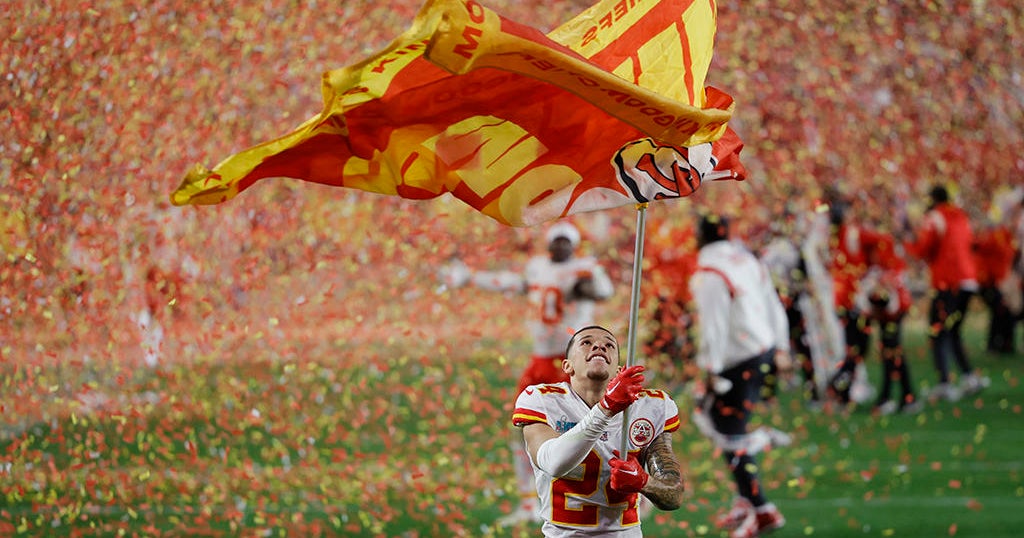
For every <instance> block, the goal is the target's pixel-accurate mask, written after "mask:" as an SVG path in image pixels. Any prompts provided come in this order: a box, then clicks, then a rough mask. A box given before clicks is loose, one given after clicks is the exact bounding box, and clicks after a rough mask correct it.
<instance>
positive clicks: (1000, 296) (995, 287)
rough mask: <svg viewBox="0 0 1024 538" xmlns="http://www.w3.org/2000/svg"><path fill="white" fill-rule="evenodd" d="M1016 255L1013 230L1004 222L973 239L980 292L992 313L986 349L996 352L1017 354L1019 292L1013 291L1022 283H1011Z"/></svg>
mask: <svg viewBox="0 0 1024 538" xmlns="http://www.w3.org/2000/svg"><path fill="white" fill-rule="evenodd" d="M1016 256H1017V242H1016V238H1015V237H1014V235H1013V231H1012V230H1011V229H1010V227H1009V226H1007V225H1006V224H1004V223H992V224H990V225H989V226H986V227H984V228H983V229H981V230H979V232H978V234H977V236H976V237H975V240H974V257H975V263H976V265H977V268H978V286H979V293H980V295H981V298H982V300H983V301H985V305H986V306H987V307H988V311H989V314H990V318H989V326H988V339H987V342H986V344H987V349H988V350H989V351H991V352H993V353H1013V352H1014V331H1015V329H1016V327H1017V317H1018V315H1019V312H1014V311H1013V308H1012V307H1011V305H1012V304H1018V303H1019V302H1020V301H1019V299H1018V298H1017V297H1011V296H1010V295H1011V294H1017V295H1018V296H1019V294H1020V290H1019V289H1014V286H1016V285H1018V283H1019V280H1017V279H1013V280H1009V279H1010V278H1011V277H1013V276H1015V275H1012V272H1013V262H1014V259H1015V258H1016Z"/></svg>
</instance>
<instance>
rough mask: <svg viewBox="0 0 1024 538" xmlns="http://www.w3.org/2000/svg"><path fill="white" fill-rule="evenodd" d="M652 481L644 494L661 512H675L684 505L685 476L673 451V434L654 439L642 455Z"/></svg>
mask: <svg viewBox="0 0 1024 538" xmlns="http://www.w3.org/2000/svg"><path fill="white" fill-rule="evenodd" d="M642 456H643V458H644V463H645V464H646V465H647V473H648V474H649V475H650V479H649V480H648V481H647V485H646V486H644V489H643V494H644V496H645V497H647V498H648V499H650V500H651V502H652V503H654V506H657V507H658V508H659V509H661V510H675V509H677V508H679V507H680V506H682V504H683V492H684V488H683V475H682V471H680V469H679V461H678V460H677V459H676V455H675V453H674V452H673V451H672V434H671V433H667V432H666V433H663V434H661V435H659V436H658V437H655V438H654V442H652V443H651V444H650V445H648V446H647V448H646V449H645V450H644V452H643V454H642Z"/></svg>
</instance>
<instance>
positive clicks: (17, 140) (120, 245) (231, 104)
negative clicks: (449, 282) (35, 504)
mask: <svg viewBox="0 0 1024 538" xmlns="http://www.w3.org/2000/svg"><path fill="white" fill-rule="evenodd" d="M485 4H486V5H487V6H488V7H490V8H492V9H494V10H496V11H498V12H499V13H502V14H503V15H505V16H507V17H509V18H511V19H514V20H517V21H520V22H525V23H527V24H530V25H532V26H535V27H537V28H539V29H541V30H545V31H549V30H551V29H553V28H555V27H557V26H558V25H559V24H561V23H563V22H565V21H567V20H569V19H570V18H571V17H573V16H574V15H575V14H576V13H578V12H580V11H582V10H583V9H585V8H586V7H587V6H588V4H589V3H588V2H583V1H580V0H575V1H566V2H542V1H539V0H535V1H520V0H493V1H488V2H485ZM419 7H420V3H419V2H416V1H413V0H398V1H392V2H365V1H346V2H342V3H334V4H331V3H296V2H291V1H285V0H266V1H261V2H256V3H249V4H237V3H227V4H209V5H202V6H199V5H197V4H194V3H189V2H183V1H181V0H161V1H157V2H148V3H141V4H140V3H135V2H123V1H114V2H107V3H104V4H96V5H93V6H91V7H87V8H83V7H82V6H81V5H80V4H77V3H72V2H67V1H57V2H50V3H47V4H46V5H37V4H34V3H30V2H28V3H15V4H14V5H12V6H11V7H10V8H9V9H8V10H7V12H8V16H7V17H5V18H4V21H3V22H0V31H2V33H3V34H4V35H5V36H7V38H6V41H5V43H6V45H5V49H4V53H3V54H2V55H0V74H2V76H3V79H4V82H5V83H4V84H3V85H0V102H2V103H3V107H2V108H3V110H4V113H3V114H0V126H2V130H3V132H4V133H5V136H4V137H3V139H2V140H0V177H3V178H4V179H3V180H2V181H0V200H2V202H3V205H4V206H5V207H7V208H9V210H8V211H5V212H4V214H3V215H2V216H0V248H2V258H3V259H2V260H0V262H2V265H0V324H3V325H6V326H12V327H14V326H16V327H35V328H37V329H38V332H39V333H46V334H61V333H64V332H66V331H70V332H75V330H76V329H75V326H76V325H77V326H79V329H78V331H79V332H81V333H82V334H80V335H79V336H80V337H82V338H86V337H87V336H88V335H87V334H86V333H94V332H96V331H93V330H92V329H93V328H96V327H102V328H103V335H102V336H95V338H96V339H97V341H99V342H107V341H109V340H110V339H114V340H123V341H125V342H128V341H131V340H132V339H133V338H135V339H137V338H138V335H137V332H136V331H135V329H119V327H121V326H122V325H125V324H127V325H132V324H133V323H128V322H129V320H131V321H132V322H134V321H137V319H138V317H139V314H138V312H139V311H140V310H141V309H144V308H147V307H146V305H147V303H153V301H152V300H147V299H146V297H145V295H146V291H145V290H147V289H149V290H156V291H150V293H167V292H168V290H177V291H175V292H173V293H172V295H173V297H170V296H168V297H164V298H163V299H162V300H160V301H156V303H157V304H160V305H162V307H161V308H169V309H173V310H178V311H181V312H183V314H179V315H182V316H183V317H186V318H193V319H194V318H196V317H202V318H204V319H206V318H207V317H209V316H210V315H211V312H218V313H221V314H223V313H224V309H229V310H230V309H240V308H245V307H246V306H245V300H246V299H245V297H246V294H247V293H249V292H251V291H252V290H253V289H256V288H264V287H267V285H268V284H267V283H268V282H270V281H271V280H272V279H275V278H277V279H280V278H285V275H288V274H293V275H294V274H295V272H296V271H297V270H305V271H315V270H319V269H322V264H325V263H326V264H329V265H333V271H334V273H335V274H337V273H339V272H340V273H342V274H343V275H344V276H345V277H346V278H347V277H350V276H351V277H352V280H353V281H358V278H356V277H359V278H366V279H374V278H388V279H391V280H388V281H387V282H379V281H375V284H386V285H392V284H394V282H395V281H397V280H401V279H403V278H405V279H408V278H409V277H408V274H405V275H403V274H401V272H400V271H386V272H382V271H376V272H375V271H370V270H368V269H367V268H370V267H373V264H374V263H388V262H395V265H398V263H397V260H403V263H406V264H408V263H410V262H412V263H416V262H418V261H426V262H429V261H431V258H436V259H441V258H442V257H443V256H445V255H447V254H448V253H447V252H439V251H438V249H437V248H436V246H434V245H435V244H436V243H437V242H440V241H447V242H452V241H463V242H469V243H475V244H478V245H487V244H492V243H494V241H495V239H494V238H495V237H496V236H500V237H502V239H500V241H503V242H505V243H507V244H515V243H516V242H517V241H518V240H519V239H520V238H519V236H517V235H516V232H505V233H504V234H495V233H493V232H495V228H494V227H493V226H492V224H491V223H488V222H483V223H481V221H482V220H485V219H481V218H479V216H478V215H469V216H465V217H463V216H462V215H459V216H456V217H449V218H448V219H447V220H443V219H442V220H443V221H442V222H436V219H437V217H438V216H439V215H440V214H447V213H456V212H462V209H463V208H461V207H460V208H458V209H454V208H453V207H452V206H448V205H446V204H443V203H442V204H434V205H429V204H411V203H408V202H406V201H403V200H398V199H391V198H382V197H374V196H370V195H364V194H363V193H343V192H337V191H332V192H325V191H324V190H322V189H318V188H315V187H311V186H307V185H301V186H299V185H296V184H295V183H292V182H287V181H281V182H276V183H267V184H266V185H261V187H260V189H258V190H257V192H252V193H247V194H246V196H245V199H244V200H238V201H237V202H234V203H231V204H225V205H224V206H223V207H217V208H216V209H209V208H200V209H193V208H184V209H182V208H172V207H170V206H169V205H168V204H167V202H166V200H167V195H168V193H169V192H170V191H171V190H172V189H173V188H174V187H175V186H176V185H177V183H178V182H179V180H180V178H181V177H182V176H183V174H184V173H185V171H186V170H188V168H189V167H190V166H191V165H192V164H194V163H196V162H207V163H208V164H210V163H209V161H210V160H212V159H216V158H218V157H220V156H223V155H227V154H228V153H230V152H231V151H235V150H239V149H242V148H245V147H249V146H251V145H253V144H255V143H258V142H261V141H264V140H268V139H271V138H274V137H276V136H279V135H280V134H281V133H283V132H286V131H287V130H289V129H291V128H293V127H294V126H296V125H298V124H299V123H300V122H301V121H303V120H305V119H306V118H307V117H310V116H312V115H313V114H315V113H316V112H318V111H319V108H320V102H319V100H320V94H319V82H320V74H321V73H322V72H324V71H326V70H329V69H334V68H339V67H343V66H345V65H349V64H351V63H353V62H355V61H357V60H359V59H360V58H362V57H365V56H366V55H368V54H369V53H372V52H374V51H377V50H379V49H380V48H382V47H383V46H385V45H386V43H387V42H389V41H390V40H391V39H393V38H394V37H396V36H397V35H398V34H399V33H400V32H402V31H404V30H405V29H407V28H408V27H409V26H410V24H411V23H412V20H413V17H414V16H415V13H416V11H417V10H418V9H419ZM1022 39H1024V7H1022V5H1021V4H1020V3H1019V2H1013V1H1009V0H978V1H975V2H970V3H965V2H952V1H919V2H881V3H861V4H852V3H849V2H838V1H835V0H812V1H810V2H806V1H805V2H796V1H792V0H789V1H772V2H768V1H763V0H762V1H753V2H741V1H739V0H728V1H724V2H719V3H718V35H717V40H716V45H715V56H714V61H713V64H712V66H711V69H710V72H709V76H708V84H710V85H713V86H716V87H718V88H721V89H722V90H724V91H726V92H727V93H729V94H731V95H732V96H734V98H735V100H736V103H737V106H736V113H735V117H734V119H733V122H732V125H733V127H734V129H735V130H736V131H737V132H738V133H739V134H740V136H741V137H742V138H743V139H744V141H745V143H746V147H745V149H744V153H743V154H742V157H743V160H744V162H745V164H746V165H747V167H748V168H749V169H750V171H751V173H750V177H749V179H748V180H747V182H746V183H744V184H742V185H741V186H740V187H739V188H736V189H733V190H735V191H736V192H737V193H739V195H737V197H736V198H735V199H730V200H731V201H730V203H732V204H734V205H735V208H734V209H735V210H736V211H742V212H744V214H745V215H747V216H749V218H750V221H751V224H750V226H752V227H753V228H755V229H757V227H758V226H760V228H765V225H766V224H767V223H769V222H772V221H774V220H776V219H777V218H778V216H779V215H782V214H783V213H784V212H785V211H786V204H787V203H797V204H801V205H802V206H804V207H812V206H813V205H814V201H815V199H816V197H817V196H818V195H819V194H820V192H821V187H822V186H824V185H833V184H835V185H842V186H843V188H844V191H845V192H848V193H853V194H854V195H856V196H860V197H863V199H864V200H865V201H866V202H870V203H869V204H865V205H866V206H867V209H865V211H867V212H869V213H871V214H873V215H875V216H886V217H892V218H887V219H886V220H884V221H880V222H881V224H882V225H883V226H895V225H896V224H898V223H899V222H901V221H902V220H903V219H904V216H906V217H907V218H908V219H912V218H914V217H916V216H917V215H914V214H913V212H914V211H915V207H917V208H920V205H919V204H916V202H917V201H918V198H919V197H920V196H921V193H922V192H923V189H925V188H926V186H927V185H930V184H932V183H936V182H945V183H947V184H952V185H955V186H956V187H957V189H956V195H957V196H958V198H959V199H960V200H961V202H962V204H963V206H964V207H965V208H966V209H967V210H968V213H969V214H970V215H971V216H972V218H973V219H974V221H975V222H976V223H977V224H978V227H979V230H984V229H985V227H984V226H983V224H982V223H983V215H984V210H985V208H986V207H987V205H988V202H989V201H990V200H992V199H993V198H994V197H995V196H996V194H997V193H998V191H999V189H1000V188H1001V186H1003V185H1007V184H1013V183H1015V182H1019V178H1020V177H1021V175H1022V173H1024V158H1022V157H1021V156H1020V152H1019V149H1020V148H1021V147H1024V144H1022V142H1024V140H1022V137H1024V112H1022V110H1024V106H1021V105H1022V104H1024V84H1022V83H1021V77H1022V60H1021V59H1020V58H1021V56H1020V54H1019V51H1020V50H1024V43H1022ZM715 188H716V189H718V190H725V188H718V187H715ZM691 202H692V203H694V204H700V203H702V202H701V199H700V197H697V198H695V199H693V200H688V201H683V202H679V203H680V204H690V203H691ZM738 225H746V224H741V223H738ZM409 230H413V231H416V232H417V233H418V235H417V236H416V237H413V238H412V239H407V238H408V237H409ZM742 231H743V230H738V232H741V233H742ZM890 231H892V230H890ZM979 237H981V238H986V239H984V241H989V239H987V238H988V235H987V232H986V233H980V234H979ZM382 238H386V239H382ZM453 238H457V239H453ZM992 241H996V239H992ZM407 243H408V244H407ZM492 246H493V245H492ZM500 247H501V245H499V246H498V247H497V248H500ZM157 251H158V252H160V253H161V254H160V256H154V255H152V253H153V252H157ZM153 264H157V265H159V267H158V268H156V269H154V268H153V267H152V265H153ZM339 265H344V268H343V269H339V268H338V266H339ZM154 275H157V276H154ZM158 275H172V276H169V277H160V276H158ZM325 278H326V277H325ZM147 279H150V280H153V279H156V280H157V282H155V284H154V283H151V285H146V284H145V283H146V281H147ZM275 282H276V281H275ZM365 282H370V280H366V281H365ZM366 285H370V284H366ZM199 287H202V288H203V289H204V291H203V293H202V294H193V295H194V296H196V295H203V296H205V297H207V299H203V300H199V299H194V300H193V299H189V291H190V290H195V289H197V288H199ZM211 294H215V296H214V298H213V299H210V298H209V297H211ZM281 300H285V299H281ZM287 300H291V301H294V300H295V298H294V297H289V298H288V299H287ZM85 319H88V328H89V329H90V330H84V329H82V328H81V324H82V322H83V320H85ZM221 319H223V317H222V318H221ZM3 333H4V334H6V335H8V336H4V337H0V340H3V341H2V342H0V344H2V345H0V347H4V345H6V346H13V348H14V349H19V348H22V347H25V348H34V347H35V344H36V342H34V341H29V339H32V338H36V336H23V338H26V340H22V341H16V340H12V338H14V337H12V336H10V335H13V334H19V335H26V334H27V333H25V332H20V331H3ZM18 338H22V337H18Z"/></svg>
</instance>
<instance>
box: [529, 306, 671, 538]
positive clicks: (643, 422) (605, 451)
mask: <svg viewBox="0 0 1024 538" xmlns="http://www.w3.org/2000/svg"><path fill="white" fill-rule="evenodd" d="M618 365H619V347H618V342H617V340H616V339H615V336H614V335H613V334H612V333H611V332H610V331H608V330H607V329H605V328H603V327H598V326H590V327H586V328H584V329H582V330H580V331H578V332H576V333H575V334H574V335H573V336H572V338H571V339H570V340H569V345H568V347H567V349H566V352H565V359H564V360H563V361H562V370H563V371H564V372H565V373H566V375H568V376H569V381H568V382H561V383H554V384H542V385H531V386H529V387H527V388H526V389H525V390H524V391H523V392H522V393H520V394H519V397H518V398H517V399H516V405H515V411H514V413H513V416H512V423H513V424H515V425H516V426H519V427H521V428H522V429H523V438H524V440H525V442H526V447H527V451H528V452H529V454H530V461H531V464H532V466H533V469H534V475H535V478H536V488H537V495H538V496H539V497H540V502H541V516H542V517H543V519H544V523H543V525H542V527H541V530H542V532H543V534H544V536H546V537H554V538H567V537H574V536H609V537H620V538H634V537H641V536H643V533H642V531H641V524H640V517H639V514H638V510H637V508H638V504H639V496H638V494H642V495H644V496H645V497H647V498H648V499H649V500H650V501H651V502H652V503H653V504H654V505H655V506H657V507H658V508H660V509H662V510H675V509H677V508H679V507H680V506H681V505H682V502H683V481H682V474H681V472H680V468H679V462H678V461H677V460H676V458H675V454H674V453H673V451H672V432H674V431H676V430H677V429H679V411H678V408H677V407H676V404H675V402H674V401H672V399H671V398H670V397H669V396H668V394H666V393H665V392H662V391H659V390H645V389H644V388H643V381H644V376H643V366H631V367H629V368H625V369H622V370H621V371H619V366H618ZM616 371H618V373H617V374H616ZM627 408H628V409H629V413H628V421H629V425H628V428H627V432H628V433H627V435H628V441H627V445H626V446H627V451H628V453H627V454H625V455H623V454H619V449H620V448H621V447H622V441H623V439H622V435H623V420H624V419H623V414H622V411H623V410H625V409H627Z"/></svg>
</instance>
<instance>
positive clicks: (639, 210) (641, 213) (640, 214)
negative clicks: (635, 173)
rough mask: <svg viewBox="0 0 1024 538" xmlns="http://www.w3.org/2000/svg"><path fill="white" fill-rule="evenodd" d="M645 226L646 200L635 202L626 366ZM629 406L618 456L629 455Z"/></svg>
mask: <svg viewBox="0 0 1024 538" xmlns="http://www.w3.org/2000/svg"><path fill="white" fill-rule="evenodd" d="M646 228H647V202H643V203H639V204H636V245H635V246H634V247H633V288H632V291H631V292H630V296H629V333H628V335H627V336H626V368H629V367H630V366H633V364H634V363H635V362H636V339H637V332H638V327H637V323H638V320H639V319H640V273H641V272H642V269H643V261H644V235H645V234H646ZM628 450H629V408H628V407H627V408H626V409H625V410H623V411H622V449H621V450H619V457H621V458H622V459H627V458H628V456H629V452H628Z"/></svg>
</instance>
